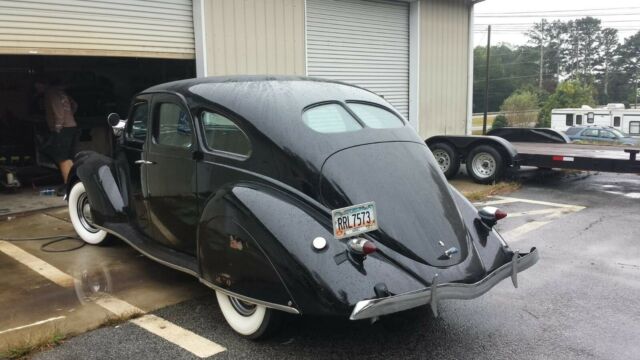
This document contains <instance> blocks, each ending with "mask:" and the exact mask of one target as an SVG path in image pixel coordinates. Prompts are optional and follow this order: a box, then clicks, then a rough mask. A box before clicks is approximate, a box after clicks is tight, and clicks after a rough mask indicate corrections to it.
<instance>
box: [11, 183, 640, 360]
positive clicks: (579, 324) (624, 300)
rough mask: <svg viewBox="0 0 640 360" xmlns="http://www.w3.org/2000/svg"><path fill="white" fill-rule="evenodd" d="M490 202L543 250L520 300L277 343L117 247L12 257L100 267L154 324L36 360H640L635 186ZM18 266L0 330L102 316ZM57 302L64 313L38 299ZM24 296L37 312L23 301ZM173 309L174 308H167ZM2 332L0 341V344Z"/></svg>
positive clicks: (478, 302)
mask: <svg viewBox="0 0 640 360" xmlns="http://www.w3.org/2000/svg"><path fill="white" fill-rule="evenodd" d="M485 203H487V204H495V205H496V206H499V207H501V208H503V209H505V210H507V211H508V212H509V213H510V214H511V216H509V217H508V218H507V219H505V220H503V221H502V222H501V223H500V224H499V229H500V230H501V232H502V233H503V234H504V236H505V238H506V240H507V241H508V242H510V244H511V245H512V247H514V248H520V249H522V250H523V251H526V250H528V249H529V248H530V247H532V246H537V247H538V248H539V249H540V257H541V259H540V262H539V263H538V264H537V265H536V266H534V267H533V268H531V269H529V270H527V271H526V272H524V273H522V274H521V276H520V277H519V283H520V287H519V288H518V289H514V288H513V286H512V285H511V283H510V282H509V281H504V282H502V283H501V284H499V285H498V286H497V287H495V288H494V289H492V291H490V292H489V293H487V294H486V295H484V296H483V297H480V298H478V299H475V300H471V301H446V302H444V301H443V302H442V303H441V304H440V305H441V306H440V318H438V319H434V318H433V316H432V315H431V312H430V310H428V309H427V308H426V307H425V308H420V309H415V310H412V311H409V312H406V313H402V314H398V315H396V316H390V317H386V318H383V319H382V320H381V321H380V322H378V323H375V324H373V325H371V324H369V323H368V322H366V321H363V322H349V321H346V320H340V319H322V318H307V317H303V318H289V319H288V321H287V322H286V323H285V325H284V327H283V329H282V331H281V332H280V333H279V334H277V335H276V336H275V337H273V338H271V339H269V340H266V341H262V342H252V341H248V340H245V339H242V338H240V337H239V336H237V335H236V334H234V333H233V332H232V331H231V330H230V329H229V327H228V326H227V325H226V323H225V322H224V319H223V318H222V315H221V313H220V311H219V310H218V308H217V304H216V301H215V297H214V296H212V294H211V292H210V291H209V290H208V289H206V288H204V287H203V286H201V285H199V284H197V282H196V281H195V280H194V279H191V278H189V277H185V276H183V275H181V274H179V273H177V272H175V271H172V270H169V269H166V268H164V267H162V266H160V265H156V264H154V263H153V262H151V261H148V260H146V259H144V258H141V257H140V256H139V255H137V254H136V253H135V252H134V251H133V250H131V249H129V248H128V247H126V246H124V245H116V246H113V247H110V248H95V247H84V248H82V249H80V250H77V251H76V252H73V253H69V254H73V258H76V259H77V260H75V261H70V260H69V257H70V256H69V255H63V256H61V257H57V256H59V255H54V254H48V253H47V254H45V253H41V252H39V251H38V245H37V244H22V243H21V244H19V245H18V246H19V247H20V248H24V249H25V250H26V251H27V252H29V253H30V254H33V255H35V256H37V257H38V258H40V259H42V260H44V261H45V262H46V263H50V264H52V265H53V266H55V267H56V268H58V269H61V271H64V272H66V273H69V274H71V273H74V271H77V270H78V269H80V270H82V269H84V268H85V267H87V266H88V268H90V269H95V268H96V264H105V263H106V264H107V265H105V266H106V268H107V269H109V270H110V274H111V276H112V278H113V279H117V280H114V281H113V283H114V284H117V286H115V285H114V289H113V290H112V291H111V292H110V296H112V297H114V298H116V299H118V300H122V301H123V302H125V303H126V304H130V305H133V306H135V307H137V308H140V309H141V310H143V311H145V312H147V311H151V312H152V314H153V315H146V316H143V317H142V318H138V319H135V320H132V321H128V322H126V323H124V324H121V325H118V326H109V327H104V328H100V329H98V330H94V331H90V332H87V333H85V334H82V335H80V336H77V337H74V338H71V339H70V340H68V341H65V342H64V343H63V344H62V345H60V346H58V347H56V348H53V349H51V350H49V351H45V352H40V353H38V354H36V355H35V358H36V359H104V358H114V359H115V358H139V359H155V360H157V359H175V358H204V357H211V358H214V359H217V358H219V359H225V358H229V359H271V358H284V359H288V358H291V359H306V358H309V359H311V358H313V359H318V358H323V359H324V358H336V359H338V358H340V359H343V358H353V357H362V358H372V359H378V358H379V359H387V358H415V359H422V358H437V359H461V358H473V359H513V358H523V359H559V358H562V359H632V358H637V354H639V353H640V343H638V339H639V338H640V324H639V321H638V319H640V310H638V309H640V247H639V246H638V242H637V239H640V224H638V222H637V216H638V215H637V214H638V213H639V212H640V176H635V175H618V174H591V175H587V174H584V173H582V174H572V175H569V176H565V177H558V176H551V177H546V178H533V179H532V180H530V181H529V182H527V183H526V184H525V185H524V186H523V187H522V189H521V190H519V191H517V192H515V193H512V194H509V195H508V196H505V197H494V198H491V199H487V200H486V201H485ZM482 205H483V204H478V206H482ZM38 216H49V215H38ZM19 220H21V221H25V222H24V223H22V224H18V223H13V225H12V226H13V227H14V229H15V228H23V227H25V226H34V227H33V228H32V230H33V231H34V232H36V233H37V231H36V230H38V229H40V230H41V231H45V228H36V227H35V224H40V222H44V221H53V220H50V219H46V218H43V217H41V218H37V219H32V220H26V219H24V220H23V219H19ZM14 221H18V220H14ZM56 224H57V223H56ZM63 225H64V224H59V226H63ZM38 226H40V225H38ZM43 226H44V225H43ZM47 226H48V225H47ZM60 229H62V227H61V228H60ZM6 231H7V230H6V224H2V225H0V234H5V233H6ZM63 259H64V260H63ZM81 259H82V260H81ZM81 264H83V265H81ZM24 266H25V265H23V264H21V263H20V262H18V261H15V260H13V259H11V258H10V257H7V256H6V255H3V254H2V253H0V271H2V274H8V276H7V275H3V278H2V279H1V280H0V283H1V285H0V286H2V288H3V289H9V291H7V290H3V293H2V294H3V295H2V296H1V297H0V309H11V316H10V317H8V318H7V319H8V320H5V318H6V317H5V316H2V317H0V331H3V330H4V329H10V327H12V326H13V327H16V326H19V325H24V324H29V323H30V322H34V321H37V320H42V319H46V318H48V317H52V316H53V315H58V314H61V315H64V316H66V318H65V319H62V320H55V321H56V322H58V321H59V323H58V324H65V321H66V322H71V319H72V315H69V314H71V313H73V312H80V311H85V312H86V313H87V314H94V315H93V316H95V317H96V318H100V316H108V310H106V308H108V307H109V306H107V307H106V308H105V306H101V305H100V304H95V303H92V302H87V304H85V305H83V304H82V303H81V302H80V301H79V300H78V297H77V296H76V295H75V294H73V291H72V290H71V288H70V287H67V288H65V287H64V286H59V285H57V284H55V282H52V281H51V280H48V279H46V278H43V277H42V276H41V275H39V273H38V272H37V271H35V270H31V271H30V270H29V269H26V268H24ZM14 273H15V275H14ZM18 274H19V275H18ZM65 292H66V294H67V295H64V296H67V300H66V302H62V301H61V302H60V303H55V304H54V303H52V301H53V300H44V299H56V298H58V296H55V295H52V294H56V293H60V294H63V293H65ZM5 294H12V295H5ZM153 294H155V295H153ZM61 296H62V295H61ZM64 296H62V297H64ZM30 298H31V299H35V300H30V301H33V302H32V303H29V304H28V303H26V302H25V303H22V301H24V299H30ZM40 298H42V299H43V300H42V301H38V299H40ZM150 299H154V300H150ZM185 299H189V300H185ZM183 300H185V301H183ZM170 303H173V304H174V305H171V306H166V307H164V306H165V305H168V304H170ZM102 305H104V303H103V304H102ZM125 308H126V306H125ZM157 308H161V309H159V310H155V309H157ZM34 309H35V310H34ZM58 309H60V310H58ZM72 309H73V311H71V310H72ZM112 310H113V309H112ZM154 310H155V311H154ZM3 311H5V310H3ZM97 314H100V315H97ZM58 316H59V315H58ZM150 316H152V317H151V318H149V317H150ZM141 319H142V320H141ZM145 319H146V320H145ZM157 319H160V320H157ZM154 321H164V322H162V324H163V325H162V326H165V328H164V329H160V328H161V326H158V327H155V328H154V326H153V323H154ZM150 324H151V325H150ZM69 326H71V325H69ZM41 327H42V325H36V326H34V327H33V328H31V329H32V330H28V331H33V330H34V329H39V328H41ZM159 329H160V330H159ZM168 330H171V331H168ZM16 331H25V329H23V330H16ZM7 334H8V333H4V334H2V333H0V339H1V338H2V336H6V335H7ZM172 334H173V335H172ZM176 334H179V336H177V335H176Z"/></svg>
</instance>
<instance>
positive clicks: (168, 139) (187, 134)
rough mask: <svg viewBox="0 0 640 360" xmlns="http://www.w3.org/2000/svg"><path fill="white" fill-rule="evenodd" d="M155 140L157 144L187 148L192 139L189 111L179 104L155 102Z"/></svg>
mask: <svg viewBox="0 0 640 360" xmlns="http://www.w3.org/2000/svg"><path fill="white" fill-rule="evenodd" d="M154 109H155V124H156V126H155V130H154V135H155V140H156V143H157V144H160V145H167V146H174V147H179V148H185V149H188V148H190V147H191V143H192V141H193V131H192V130H191V120H190V118H189V113H188V112H187V111H186V110H185V109H184V108H183V107H182V106H180V105H178V104H175V103H171V102H166V103H160V104H156V105H155V106H154Z"/></svg>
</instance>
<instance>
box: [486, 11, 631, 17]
mask: <svg viewBox="0 0 640 360" xmlns="http://www.w3.org/2000/svg"><path fill="white" fill-rule="evenodd" d="M639 14H640V13H637V12H633V13H613V14H575V13H573V14H571V13H567V14H553V15H545V14H526V15H504V14H499V15H490V16H489V15H475V17H478V18H529V17H539V18H561V17H595V18H599V17H606V16H632V15H639Z"/></svg>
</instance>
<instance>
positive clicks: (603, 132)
mask: <svg viewBox="0 0 640 360" xmlns="http://www.w3.org/2000/svg"><path fill="white" fill-rule="evenodd" d="M600 137H601V138H605V139H615V138H616V136H615V135H613V133H612V132H611V131H607V130H600Z"/></svg>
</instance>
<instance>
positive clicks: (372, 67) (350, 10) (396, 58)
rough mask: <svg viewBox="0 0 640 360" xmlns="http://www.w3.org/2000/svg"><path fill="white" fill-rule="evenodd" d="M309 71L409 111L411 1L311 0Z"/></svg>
mask: <svg viewBox="0 0 640 360" xmlns="http://www.w3.org/2000/svg"><path fill="white" fill-rule="evenodd" d="M307 73H308V74H309V76H317V77H324V78H329V79H334V80H340V81H345V82H348V83H352V84H355V85H359V86H362V87H364V88H367V89H369V90H371V91H374V92H376V93H377V94H379V95H382V96H384V98H385V99H386V100H387V101H389V102H390V103H391V104H392V105H393V106H394V107H395V108H396V109H397V110H398V111H399V112H400V113H401V114H403V115H404V116H405V117H408V114H409V4H408V3H407V2H403V1H373V0H307Z"/></svg>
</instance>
